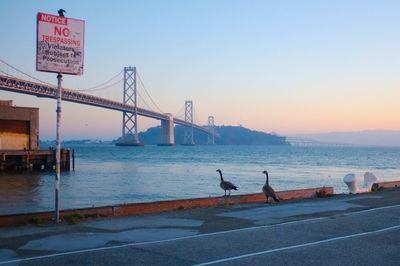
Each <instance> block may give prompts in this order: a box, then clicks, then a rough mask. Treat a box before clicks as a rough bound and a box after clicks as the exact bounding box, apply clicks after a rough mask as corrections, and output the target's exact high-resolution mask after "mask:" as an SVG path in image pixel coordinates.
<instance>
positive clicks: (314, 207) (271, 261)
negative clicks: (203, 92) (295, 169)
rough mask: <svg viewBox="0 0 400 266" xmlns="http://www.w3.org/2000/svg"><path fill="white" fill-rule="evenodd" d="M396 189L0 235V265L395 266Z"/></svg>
mask: <svg viewBox="0 0 400 266" xmlns="http://www.w3.org/2000/svg"><path fill="white" fill-rule="evenodd" d="M399 261H400V189H391V190H385V191H382V192H375V193H365V194H358V195H336V196H333V197H330V198H316V199H309V200H301V201H286V202H282V203H277V204H243V205H232V206H224V207H214V208H204V209H192V210H180V211H174V212H168V213H160V214H152V215H142V216H132V217H118V218H107V219H97V220H86V221H82V222H80V223H79V224H76V225H67V224H61V225H55V224H46V225H43V226H33V225H29V226H19V227H12V228H1V229H0V265H305V264H307V265H321V264H323V265H398V264H399Z"/></svg>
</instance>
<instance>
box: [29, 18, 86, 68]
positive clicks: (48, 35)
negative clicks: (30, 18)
mask: <svg viewBox="0 0 400 266" xmlns="http://www.w3.org/2000/svg"><path fill="white" fill-rule="evenodd" d="M84 39H85V21H84V20H79V19H72V18H67V17H61V16H54V15H50V14H45V13H38V15H37V49H36V70H37V71H46V72H56V73H62V74H71V75H82V74H83V54H84V49H83V48H84Z"/></svg>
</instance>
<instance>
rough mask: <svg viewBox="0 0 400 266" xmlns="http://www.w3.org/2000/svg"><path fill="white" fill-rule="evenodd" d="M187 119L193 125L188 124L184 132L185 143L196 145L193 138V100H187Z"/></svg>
mask: <svg viewBox="0 0 400 266" xmlns="http://www.w3.org/2000/svg"><path fill="white" fill-rule="evenodd" d="M185 121H186V122H188V123H190V124H191V126H186V127H185V129H184V134H183V145H194V138H193V102H192V101H185Z"/></svg>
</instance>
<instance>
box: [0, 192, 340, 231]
mask: <svg viewBox="0 0 400 266" xmlns="http://www.w3.org/2000/svg"><path fill="white" fill-rule="evenodd" d="M321 191H324V193H325V194H326V195H332V194H333V188H332V187H320V188H310V189H298V190H288V191H279V192H276V194H277V195H278V197H279V198H280V199H281V200H294V199H305V198H313V197H316V196H317V193H318V192H321ZM261 202H265V196H264V194H263V193H256V194H246V195H237V196H231V197H208V198H194V199H183V200H170V201H156V202H145V203H130V204H120V205H114V206H104V207H94V208H82V209H73V210H62V211H61V214H60V215H61V217H65V216H68V215H73V214H78V215H82V216H103V217H113V216H128V215H141V214H149V213H158V212H166V211H173V210H184V209H192V208H206V207H213V206H224V205H232V204H245V203H261ZM53 217H54V212H53V211H51V212H35V213H24V214H12V215H0V227H6V226H14V225H21V224H27V223H30V222H31V223H32V222H33V223H34V222H35V221H41V222H46V221H50V220H51V219H53Z"/></svg>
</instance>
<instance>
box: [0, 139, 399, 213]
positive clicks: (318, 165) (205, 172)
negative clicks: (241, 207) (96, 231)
mask: <svg viewBox="0 0 400 266" xmlns="http://www.w3.org/2000/svg"><path fill="white" fill-rule="evenodd" d="M65 148H74V149H75V153H76V167H75V171H70V172H62V174H61V209H73V208H83V207H92V206H96V207H97V206H106V205H115V204H123V203H133V202H151V201H159V200H171V199H187V198H198V197H209V196H222V195H223V194H224V191H223V190H222V189H221V188H220V187H219V182H220V179H219V174H218V173H217V172H216V171H215V170H216V169H221V170H222V173H223V175H224V178H225V179H226V180H229V181H231V182H232V183H234V184H235V185H236V186H238V188H239V190H238V191H232V194H233V195H238V194H248V193H258V192H261V188H262V186H263V185H264V183H265V175H264V174H262V171H263V170H267V171H268V172H269V175H270V185H271V186H272V187H273V188H274V189H275V190H276V191H281V190H290V189H301V188H313V187H321V186H333V187H334V190H335V192H336V193H347V192H348V190H347V186H346V185H345V184H344V182H343V177H344V176H345V175H346V174H348V173H354V174H356V175H358V176H363V174H364V173H365V172H367V171H369V172H373V173H374V174H375V175H376V176H377V177H378V180H379V181H393V180H399V179H400V148H399V147H397V148H381V147H315V146H309V147H305V146H303V147H300V146H220V145H214V146H200V145H199V146H174V147H159V146H151V145H148V146H145V147H117V146H114V145H111V144H91V145H89V144H85V145H76V146H71V147H65ZM54 190H55V174H54V173H52V172H33V173H30V172H23V173H12V174H11V173H0V215H4V214H15V213H25V212H38V211H50V210H54V195H55V191H54Z"/></svg>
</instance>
